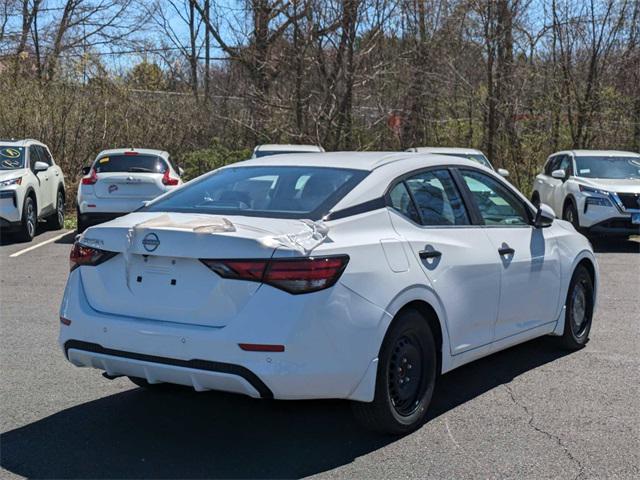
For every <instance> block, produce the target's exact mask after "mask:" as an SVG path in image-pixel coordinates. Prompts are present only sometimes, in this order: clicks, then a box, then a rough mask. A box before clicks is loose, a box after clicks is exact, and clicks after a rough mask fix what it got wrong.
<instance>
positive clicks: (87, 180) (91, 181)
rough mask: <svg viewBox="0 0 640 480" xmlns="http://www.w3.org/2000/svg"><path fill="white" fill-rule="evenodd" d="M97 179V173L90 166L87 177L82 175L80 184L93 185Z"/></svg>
mask: <svg viewBox="0 0 640 480" xmlns="http://www.w3.org/2000/svg"><path fill="white" fill-rule="evenodd" d="M97 181H98V174H97V173H96V171H95V170H94V169H93V168H92V169H91V172H89V176H88V177H82V185H93V184H95V183H96V182H97Z"/></svg>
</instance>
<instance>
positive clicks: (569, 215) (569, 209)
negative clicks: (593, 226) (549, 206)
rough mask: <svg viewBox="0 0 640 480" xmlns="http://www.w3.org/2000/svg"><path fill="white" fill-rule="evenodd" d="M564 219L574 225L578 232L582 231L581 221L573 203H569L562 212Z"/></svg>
mask: <svg viewBox="0 0 640 480" xmlns="http://www.w3.org/2000/svg"><path fill="white" fill-rule="evenodd" d="M562 219H563V220H566V221H567V222H569V223H571V225H573V228H575V229H576V230H577V231H580V219H579V218H578V210H576V206H575V205H574V204H573V202H567V204H566V205H565V206H564V209H563V210H562Z"/></svg>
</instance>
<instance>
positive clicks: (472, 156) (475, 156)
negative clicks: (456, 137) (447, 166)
mask: <svg viewBox="0 0 640 480" xmlns="http://www.w3.org/2000/svg"><path fill="white" fill-rule="evenodd" d="M438 155H446V156H448V157H461V158H466V159H467V160H473V161H474V162H477V163H479V164H480V165H484V166H485V167H489V168H490V169H492V170H493V167H492V166H491V162H489V160H488V159H487V157H485V156H484V155H482V154H475V153H439V154H438Z"/></svg>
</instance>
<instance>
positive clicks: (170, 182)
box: [162, 168, 178, 185]
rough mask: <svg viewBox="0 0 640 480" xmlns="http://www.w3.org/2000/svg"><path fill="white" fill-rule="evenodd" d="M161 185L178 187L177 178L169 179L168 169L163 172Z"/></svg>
mask: <svg viewBox="0 0 640 480" xmlns="http://www.w3.org/2000/svg"><path fill="white" fill-rule="evenodd" d="M162 184H163V185H178V179H177V178H171V177H170V176H169V169H168V168H167V169H166V170H165V171H164V175H163V176H162Z"/></svg>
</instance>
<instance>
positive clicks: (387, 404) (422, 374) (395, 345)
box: [352, 309, 437, 435]
mask: <svg viewBox="0 0 640 480" xmlns="http://www.w3.org/2000/svg"><path fill="white" fill-rule="evenodd" d="M436 352H437V351H436V344H435V341H434V338H433V333H432V332H431V328H430V327H429V325H428V323H427V322H426V321H425V319H424V317H423V316H422V315H421V314H420V313H419V312H417V311H416V310H413V309H411V310H405V311H403V312H402V313H400V314H399V315H398V317H397V318H396V319H395V320H394V322H393V323H392V325H391V327H390V328H389V331H388V332H387V334H386V336H385V339H384V341H383V342H382V347H381V348H380V354H379V356H378V372H377V376H376V388H375V395H374V399H373V402H370V403H365V402H353V404H352V407H353V412H354V415H355V417H356V419H357V420H358V421H359V422H360V423H361V424H362V425H363V426H364V427H366V428H368V429H370V430H374V431H377V432H381V433H386V434H393V435H404V434H407V433H410V432H412V431H414V430H416V429H417V428H419V427H420V426H421V425H422V424H423V422H424V420H425V418H426V416H427V408H428V407H429V404H430V403H431V397H432V396H433V390H434V388H435V383H436V378H437V353H436ZM411 381H413V383H410V382H411Z"/></svg>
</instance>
